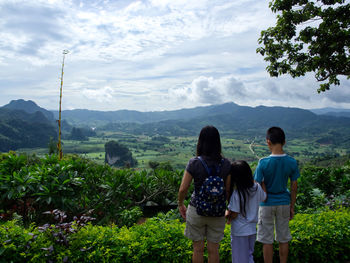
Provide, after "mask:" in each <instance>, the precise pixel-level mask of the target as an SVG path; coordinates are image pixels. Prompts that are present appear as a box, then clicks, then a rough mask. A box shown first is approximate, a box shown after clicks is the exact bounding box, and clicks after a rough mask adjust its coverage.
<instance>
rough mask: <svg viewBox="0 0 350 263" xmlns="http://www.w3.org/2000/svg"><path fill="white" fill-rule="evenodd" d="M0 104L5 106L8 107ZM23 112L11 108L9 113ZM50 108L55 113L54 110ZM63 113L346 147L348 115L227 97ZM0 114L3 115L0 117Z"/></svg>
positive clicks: (179, 130) (143, 130) (110, 123)
mask: <svg viewBox="0 0 350 263" xmlns="http://www.w3.org/2000/svg"><path fill="white" fill-rule="evenodd" d="M10 104H12V105H13V103H10ZM10 104H9V105H10ZM33 108H34V107H33ZM39 108H40V107H39ZM0 109H2V110H9V109H7V108H6V107H3V108H0ZM21 112H23V111H21ZM41 112H42V111H40V112H38V111H36V113H35V114H33V115H30V116H29V115H28V116H26V117H25V118H26V119H27V120H35V121H36V122H38V123H39V122H40V121H41V122H42V123H44V119H43V118H42V117H43V116H42V114H40V113H41ZM21 114H22V113H19V112H13V113H11V115H12V116H13V117H15V116H16V115H21ZM54 114H55V115H58V113H57V112H54ZM0 117H1V116H0ZM7 117H9V116H7ZM19 118H20V117H19ZM57 118H58V116H56V119H57ZM22 119H23V118H22ZM41 119H42V120H41ZM62 119H63V121H62V124H63V127H66V128H69V129H71V126H70V125H69V124H68V123H71V124H74V125H76V126H80V127H82V126H84V127H96V131H97V132H104V131H121V132H128V133H131V134H146V135H152V136H153V135H156V134H159V135H165V136H188V135H191V136H197V135H198V133H199V131H200V129H201V128H202V127H203V126H205V125H214V126H216V127H217V128H218V129H219V131H220V133H221V134H223V135H227V136H232V137H236V138H255V137H257V136H258V137H264V136H265V132H266V129H267V128H268V127H271V126H280V127H282V128H283V129H284V130H285V131H286V133H287V136H288V138H300V139H307V140H311V141H314V142H317V143H321V144H337V145H346V146H349V148H350V118H346V117H334V116H330V115H323V114H321V115H318V114H315V113H314V112H311V111H310V110H304V109H299V108H288V107H266V106H258V107H248V106H240V105H237V104H235V103H225V104H221V105H212V106H207V107H196V108H192V109H181V110H176V111H155V112H138V111H130V110H120V111H106V112H104V111H90V110H65V111H63V112H62ZM1 120H6V118H5V117H4V118H3V117H1ZM65 121H66V122H65ZM0 136H1V131H0Z"/></svg>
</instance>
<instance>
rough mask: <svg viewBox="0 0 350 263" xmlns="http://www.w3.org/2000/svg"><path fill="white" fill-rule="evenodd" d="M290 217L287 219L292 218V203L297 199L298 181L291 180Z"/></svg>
mask: <svg viewBox="0 0 350 263" xmlns="http://www.w3.org/2000/svg"><path fill="white" fill-rule="evenodd" d="M290 189H291V193H290V217H289V219H290V220H292V219H293V217H294V205H295V201H296V199H297V190H298V181H291V182H290Z"/></svg>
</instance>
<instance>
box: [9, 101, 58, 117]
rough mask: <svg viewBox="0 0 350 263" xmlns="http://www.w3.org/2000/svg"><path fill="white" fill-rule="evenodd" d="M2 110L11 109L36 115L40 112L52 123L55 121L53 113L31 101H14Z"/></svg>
mask: <svg viewBox="0 0 350 263" xmlns="http://www.w3.org/2000/svg"><path fill="white" fill-rule="evenodd" d="M2 108H5V109H10V110H23V111H25V112H27V113H35V112H37V111H39V112H41V113H42V114H44V116H45V117H46V118H47V119H48V120H50V121H53V120H54V115H53V113H52V112H51V111H48V110H46V109H44V108H41V107H39V106H38V105H37V104H36V103H35V102H34V101H31V100H28V101H26V100H23V99H19V100H12V101H11V102H10V103H9V104H6V105H5V106H3V107H2Z"/></svg>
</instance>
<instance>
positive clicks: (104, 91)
mask: <svg viewBox="0 0 350 263" xmlns="http://www.w3.org/2000/svg"><path fill="white" fill-rule="evenodd" d="M82 94H83V95H84V96H85V97H86V98H87V99H89V100H95V101H96V102H101V103H103V102H110V101H111V100H112V99H113V94H114V91H113V89H112V88H111V87H108V86H107V87H103V88H100V89H83V90H82Z"/></svg>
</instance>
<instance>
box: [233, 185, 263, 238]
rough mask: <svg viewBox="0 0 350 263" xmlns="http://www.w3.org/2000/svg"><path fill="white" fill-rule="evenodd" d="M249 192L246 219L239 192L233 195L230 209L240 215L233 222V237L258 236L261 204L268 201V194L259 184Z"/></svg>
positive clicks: (235, 191) (234, 192)
mask: <svg viewBox="0 0 350 263" xmlns="http://www.w3.org/2000/svg"><path fill="white" fill-rule="evenodd" d="M249 191H250V192H249V193H250V194H249V198H248V199H247V200H246V207H245V212H246V216H245V217H243V216H242V214H241V211H240V207H239V195H238V191H237V190H234V191H233V193H232V195H231V198H230V204H229V205H228V208H229V210H230V211H233V212H237V213H238V216H237V217H236V218H235V219H234V220H232V221H231V235H232V236H249V235H253V234H256V223H257V222H258V211H259V204H260V202H262V201H264V200H265V199H266V193H265V192H264V190H263V189H262V188H261V186H260V184H258V183H254V185H253V186H252V187H251V188H250V189H249Z"/></svg>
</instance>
